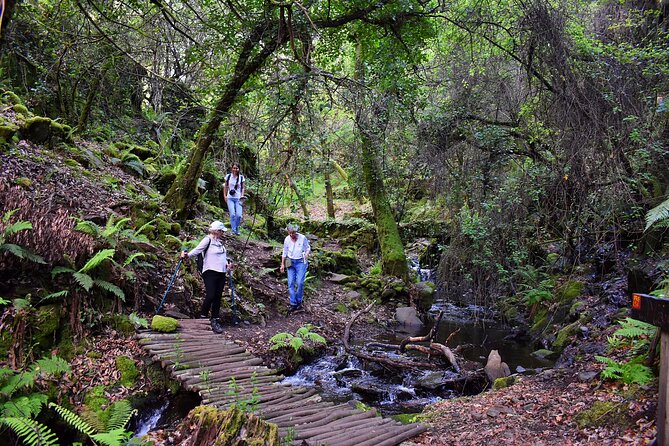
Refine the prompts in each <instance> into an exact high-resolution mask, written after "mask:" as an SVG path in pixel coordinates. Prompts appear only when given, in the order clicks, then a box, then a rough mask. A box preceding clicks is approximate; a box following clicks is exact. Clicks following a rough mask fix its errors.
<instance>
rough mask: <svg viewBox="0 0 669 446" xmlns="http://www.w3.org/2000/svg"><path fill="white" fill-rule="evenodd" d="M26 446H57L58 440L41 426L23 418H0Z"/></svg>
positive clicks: (47, 429) (0, 421) (46, 428)
mask: <svg viewBox="0 0 669 446" xmlns="http://www.w3.org/2000/svg"><path fill="white" fill-rule="evenodd" d="M0 424H4V425H5V426H7V427H9V428H10V429H11V430H13V431H14V432H15V433H16V435H18V436H19V438H21V440H23V442H24V443H25V444H26V445H28V446H58V438H57V437H56V435H55V434H54V433H53V432H51V430H50V429H49V428H48V427H46V426H44V425H43V424H41V423H39V422H37V421H35V420H31V419H30V418H25V417H6V418H0Z"/></svg>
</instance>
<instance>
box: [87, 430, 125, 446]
mask: <svg viewBox="0 0 669 446" xmlns="http://www.w3.org/2000/svg"><path fill="white" fill-rule="evenodd" d="M126 436H127V435H126V431H125V429H112V430H110V431H109V432H102V433H100V434H95V435H91V436H90V437H91V439H92V440H94V441H97V442H100V443H102V444H105V445H107V446H121V445H122V444H123V440H125V438H126Z"/></svg>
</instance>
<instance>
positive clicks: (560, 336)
mask: <svg viewBox="0 0 669 446" xmlns="http://www.w3.org/2000/svg"><path fill="white" fill-rule="evenodd" d="M580 326H581V323H580V322H579V321H576V322H573V323H571V324H569V325H567V326H566V327H563V328H562V329H560V331H558V332H557V335H556V336H555V341H554V342H553V345H552V346H551V347H552V348H553V350H555V351H558V352H561V351H562V350H564V349H565V347H567V345H569V342H570V339H569V338H570V337H571V336H573V335H575V334H576V333H577V332H578V328H579V327H580Z"/></svg>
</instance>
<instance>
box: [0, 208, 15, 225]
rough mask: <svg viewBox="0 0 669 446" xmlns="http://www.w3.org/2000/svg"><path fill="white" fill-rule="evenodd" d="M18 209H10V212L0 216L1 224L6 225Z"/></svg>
mask: <svg viewBox="0 0 669 446" xmlns="http://www.w3.org/2000/svg"><path fill="white" fill-rule="evenodd" d="M17 211H18V209H12V210H11V211H7V212H5V214H4V215H3V216H2V222H3V223H7V222H8V221H9V219H10V218H12V215H14V214H15V213H16V212H17Z"/></svg>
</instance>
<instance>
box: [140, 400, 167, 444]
mask: <svg viewBox="0 0 669 446" xmlns="http://www.w3.org/2000/svg"><path fill="white" fill-rule="evenodd" d="M168 406H169V401H165V402H164V403H163V404H162V406H160V407H157V408H154V409H151V410H149V411H148V412H147V413H145V414H144V415H142V416H141V417H140V418H139V420H137V428H136V432H135V437H143V436H144V435H146V434H148V433H149V432H151V430H152V429H153V428H155V427H156V426H157V425H158V421H160V417H162V416H163V413H164V412H165V410H166V409H167V407H168Z"/></svg>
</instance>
